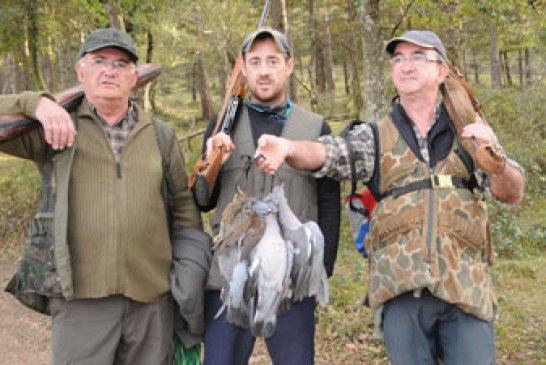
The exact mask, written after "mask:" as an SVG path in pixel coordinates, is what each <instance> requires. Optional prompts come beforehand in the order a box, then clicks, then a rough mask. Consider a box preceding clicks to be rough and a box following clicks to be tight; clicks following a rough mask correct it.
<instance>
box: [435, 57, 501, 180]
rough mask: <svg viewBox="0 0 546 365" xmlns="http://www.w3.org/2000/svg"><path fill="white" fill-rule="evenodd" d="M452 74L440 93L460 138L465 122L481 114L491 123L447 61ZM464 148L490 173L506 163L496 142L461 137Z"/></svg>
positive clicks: (457, 72)
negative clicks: (489, 142)
mask: <svg viewBox="0 0 546 365" xmlns="http://www.w3.org/2000/svg"><path fill="white" fill-rule="evenodd" d="M448 66H449V75H448V76H447V77H446V79H445V81H444V83H443V85H442V87H441V92H442V95H443V98H444V104H445V106H446V109H447V112H448V114H449V116H450V118H451V120H452V122H453V124H454V126H455V130H456V131H457V135H458V136H459V137H460V136H461V133H462V131H463V128H464V126H465V125H467V124H470V123H473V122H474V119H475V118H476V114H478V115H479V116H480V117H481V118H482V120H483V121H484V123H486V124H488V122H487V120H486V119H485V116H484V114H483V111H482V107H481V104H480V102H479V101H478V100H477V99H476V98H475V97H474V94H473V93H472V90H471V89H470V86H468V84H467V83H466V81H465V79H464V76H463V74H462V73H461V72H460V71H459V70H458V69H457V68H456V67H454V66H453V65H451V64H450V63H448ZM459 139H460V141H461V145H462V146H463V148H464V149H465V150H466V151H467V152H468V153H469V154H470V156H471V157H472V159H473V160H474V162H475V163H476V165H477V166H478V167H479V168H481V169H482V170H483V171H485V172H488V173H498V172H500V171H502V169H503V168H504V164H505V163H506V161H505V158H504V157H503V156H502V154H501V152H500V151H499V150H498V148H497V147H496V146H494V145H491V144H488V143H484V142H480V141H478V140H476V139H473V138H459Z"/></svg>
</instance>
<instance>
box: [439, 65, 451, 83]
mask: <svg viewBox="0 0 546 365" xmlns="http://www.w3.org/2000/svg"><path fill="white" fill-rule="evenodd" d="M447 75H449V66H448V65H447V63H445V62H444V63H442V64H441V65H440V70H439V72H438V80H439V82H440V84H441V83H443V82H444V81H445V79H446V77H447Z"/></svg>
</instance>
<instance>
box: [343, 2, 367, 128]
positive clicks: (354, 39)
mask: <svg viewBox="0 0 546 365" xmlns="http://www.w3.org/2000/svg"><path fill="white" fill-rule="evenodd" d="M347 5H348V7H347V9H348V21H349V22H350V23H352V24H359V25H360V23H361V22H360V20H359V18H358V10H357V8H356V5H355V3H354V1H352V0H347ZM352 28H353V31H352V33H351V39H350V41H349V47H348V48H349V49H348V51H349V60H350V62H351V71H350V75H351V80H350V82H351V91H352V97H353V108H352V109H353V110H354V118H355V119H359V118H360V113H361V111H362V108H363V107H364V102H363V100H362V87H361V85H360V66H359V60H360V57H359V56H358V48H359V47H358V45H359V43H358V42H359V40H360V39H361V37H360V33H359V31H358V29H360V28H361V27H352Z"/></svg>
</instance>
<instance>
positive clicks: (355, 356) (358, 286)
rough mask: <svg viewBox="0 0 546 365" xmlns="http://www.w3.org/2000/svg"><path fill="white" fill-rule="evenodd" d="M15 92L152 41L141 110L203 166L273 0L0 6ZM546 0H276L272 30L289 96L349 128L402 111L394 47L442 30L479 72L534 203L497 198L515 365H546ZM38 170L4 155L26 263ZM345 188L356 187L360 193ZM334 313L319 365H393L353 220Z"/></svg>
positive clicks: (14, 247)
mask: <svg viewBox="0 0 546 365" xmlns="http://www.w3.org/2000/svg"><path fill="white" fill-rule="evenodd" d="M0 5H1V11H0V93H2V94H9V93H17V92H21V91H24V90H42V89H47V90H50V91H52V92H58V91H61V90H63V89H66V88H68V87H70V86H73V85H75V84H76V82H77V81H76V78H75V74H74V71H73V65H74V63H75V61H76V54H77V51H78V49H79V46H80V44H81V42H82V41H83V39H84V38H85V36H86V35H87V34H88V33H89V32H91V31H92V30H94V29H96V28H98V27H107V26H110V25H112V26H116V27H119V28H123V29H125V30H126V31H127V32H129V33H130V34H131V35H132V37H133V38H134V40H135V42H136V43H137V47H138V53H139V55H140V59H141V63H148V62H153V63H156V64H159V65H161V66H162V67H163V70H162V75H161V76H160V77H159V78H158V79H157V81H155V82H154V83H153V84H152V85H151V87H150V88H147V89H146V90H145V92H144V91H139V92H138V96H139V98H140V101H141V102H142V103H144V104H145V106H146V107H147V108H149V109H150V110H151V111H152V112H153V113H154V114H155V115H157V116H159V117H160V118H162V119H164V120H166V121H167V122H169V123H171V124H172V125H173V126H175V127H176V129H177V133H178V136H179V138H180V143H181V145H182V146H183V149H184V152H185V156H186V162H187V166H188V170H191V169H192V165H193V162H194V161H195V160H196V159H197V158H199V152H200V145H201V143H202V140H201V136H202V131H203V128H204V127H205V126H206V123H207V121H208V120H209V119H210V118H211V116H212V115H213V114H214V113H215V112H218V110H219V109H220V106H221V104H222V101H223V98H224V93H225V83H226V80H227V78H228V77H229V74H230V72H231V69H232V66H233V63H234V61H235V59H236V58H237V55H238V53H239V49H240V45H241V42H242V39H243V37H244V35H245V34H247V33H248V32H250V31H252V30H253V29H255V28H256V26H257V24H258V20H259V18H260V15H261V12H262V8H263V5H264V1H262V0H260V1H258V0H247V1H238V0H233V1H229V2H228V1H215V0H201V1H184V0H171V1H168V0H157V1H146V0H110V1H108V0H102V1H98V0H95V1H92V0H48V1H42V0H18V1H16V0H0ZM545 10H546V1H544V0H383V1H379V0H304V1H290V0H288V1H285V0H271V8H270V13H269V17H268V20H267V22H266V23H267V24H268V25H271V26H273V27H275V28H277V29H280V30H282V31H284V32H286V33H287V34H288V36H289V39H290V42H291V44H292V47H293V53H294V58H295V72H294V75H293V77H292V78H291V80H290V81H291V82H290V88H289V89H290V90H289V95H290V97H291V98H292V100H293V101H294V102H297V103H299V104H301V105H303V106H304V107H306V108H308V109H310V110H314V111H316V112H317V113H320V114H322V115H324V116H325V117H326V118H327V120H328V121H329V122H330V124H331V126H332V128H333V130H334V131H335V132H336V133H337V132H339V131H340V130H341V129H342V128H343V126H344V125H345V124H346V123H347V122H349V121H350V120H352V119H362V120H376V119H378V118H379V117H380V116H381V115H382V114H383V113H384V112H385V111H386V110H388V106H389V104H390V99H391V98H392V96H394V89H393V87H392V85H391V83H390V82H389V74H388V70H389V64H388V58H387V57H386V54H385V52H384V46H385V43H386V41H387V40H388V39H390V38H392V37H393V36H396V35H400V34H401V33H403V32H404V31H406V30H408V29H429V30H433V31H435V32H437V33H438V35H439V36H440V37H441V38H442V40H443V41H444V44H445V46H446V48H447V52H448V56H449V58H450V60H451V61H452V63H453V64H454V65H456V66H457V67H459V68H460V69H461V71H462V72H463V73H464V74H465V75H466V77H467V80H468V82H469V83H470V85H471V86H472V88H473V89H474V93H475V94H476V95H477V97H478V99H479V100H480V101H481V103H482V105H483V108H484V112H485V115H486V117H487V119H488V120H489V122H490V123H491V124H492V125H493V128H494V129H495V131H496V133H497V134H498V135H499V138H500V140H501V143H502V144H503V146H504V147H505V149H506V150H507V152H508V154H509V155H510V156H511V157H512V158H514V159H515V160H517V161H518V162H520V163H521V164H522V165H523V166H524V168H525V169H526V172H527V178H528V188H527V191H526V197H525V199H524V201H523V203H522V204H521V206H517V207H511V206H507V205H504V204H499V203H496V202H492V203H491V205H490V206H491V210H490V216H491V223H492V233H493V240H494V243H495V247H496V253H497V263H496V267H495V270H494V273H493V276H494V280H495V286H496V290H497V296H498V298H499V302H500V306H501V309H500V313H499V320H498V321H497V337H498V346H497V347H498V357H499V363H500V364H546V355H545V354H546V326H545V324H546V308H545V306H544V305H543V303H544V302H545V300H546V284H545V283H546V229H545V226H546V224H545V223H546V194H545V193H546V175H545V170H546V143H545V142H544V139H545V138H546V122H545V120H544V114H545V108H544V98H545V96H544V95H545V92H544V91H545V83H546V80H545V75H546V73H545V69H546V16H545V15H546V14H545ZM39 185H40V183H39V179H38V176H37V174H36V172H35V170H34V167H33V166H32V165H30V164H28V163H26V162H24V161H18V160H15V159H13V158H9V157H7V156H5V155H0V259H1V260H7V261H10V262H15V261H16V260H17V259H18V257H19V256H20V254H21V251H22V245H23V242H24V229H23V228H22V227H24V224H25V222H26V220H27V219H28V218H29V217H30V216H31V215H32V213H33V210H34V204H35V203H36V198H37V192H38V190H39ZM344 190H345V192H347V190H348V185H347V186H344ZM343 219H344V220H343V227H342V240H341V244H340V250H339V254H338V263H337V266H336V271H335V275H334V277H333V278H332V279H331V280H330V285H331V288H332V299H331V305H329V306H328V307H325V308H319V310H318V317H319V323H318V329H317V363H319V364H352V363H364V364H372V363H374V364H375V363H377V364H383V363H386V360H385V359H386V358H385V352H384V348H383V346H382V344H381V343H378V342H374V341H372V340H371V330H372V328H371V315H370V312H369V310H368V309H367V308H366V307H363V306H362V305H361V304H360V299H361V298H362V297H363V295H364V294H365V292H366V271H367V262H366V261H365V260H364V259H363V258H362V257H360V256H359V254H358V252H357V251H356V250H355V249H354V247H352V238H351V236H350V231H349V228H348V223H347V221H346V217H345V216H344V217H343Z"/></svg>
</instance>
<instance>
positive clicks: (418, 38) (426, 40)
mask: <svg viewBox="0 0 546 365" xmlns="http://www.w3.org/2000/svg"><path fill="white" fill-rule="evenodd" d="M400 42H409V43H413V44H415V45H418V46H420V47H424V48H431V49H434V50H436V51H437V52H438V53H439V54H440V56H442V58H443V59H444V60H447V55H446V49H445V48H444V45H443V44H442V41H441V40H440V38H439V37H438V36H437V35H436V33H434V32H431V31H429V30H410V31H408V32H406V33H404V34H402V36H400V37H396V38H393V39H391V40H390V41H389V43H387V46H386V47H385V50H386V51H387V52H388V53H389V54H390V55H391V56H392V55H393V54H394V49H395V48H396V45H397V44H398V43H400Z"/></svg>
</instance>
